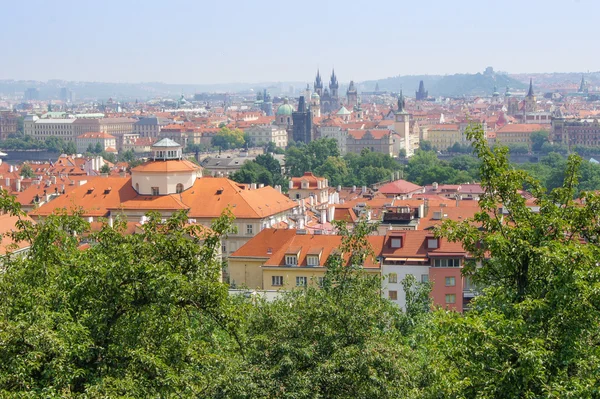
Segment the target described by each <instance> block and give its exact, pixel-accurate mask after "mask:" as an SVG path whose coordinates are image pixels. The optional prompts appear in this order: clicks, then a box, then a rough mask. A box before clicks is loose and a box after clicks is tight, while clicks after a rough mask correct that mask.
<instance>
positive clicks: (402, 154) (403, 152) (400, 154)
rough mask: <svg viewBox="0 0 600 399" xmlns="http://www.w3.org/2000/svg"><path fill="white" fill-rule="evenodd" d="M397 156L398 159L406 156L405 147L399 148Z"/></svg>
mask: <svg viewBox="0 0 600 399" xmlns="http://www.w3.org/2000/svg"><path fill="white" fill-rule="evenodd" d="M398 157H399V158H400V159H404V158H406V149H405V148H400V151H399V152H398Z"/></svg>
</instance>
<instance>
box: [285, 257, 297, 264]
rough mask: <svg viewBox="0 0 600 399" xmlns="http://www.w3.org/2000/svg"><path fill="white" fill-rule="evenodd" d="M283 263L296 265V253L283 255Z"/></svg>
mask: <svg viewBox="0 0 600 399" xmlns="http://www.w3.org/2000/svg"><path fill="white" fill-rule="evenodd" d="M285 265H286V266H297V265H298V257H297V256H296V255H286V256H285Z"/></svg>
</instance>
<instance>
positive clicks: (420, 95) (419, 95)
mask: <svg viewBox="0 0 600 399" xmlns="http://www.w3.org/2000/svg"><path fill="white" fill-rule="evenodd" d="M415 97H416V99H417V101H424V100H427V97H429V92H428V91H425V84H424V83H423V81H420V82H419V90H417V91H416V92H415Z"/></svg>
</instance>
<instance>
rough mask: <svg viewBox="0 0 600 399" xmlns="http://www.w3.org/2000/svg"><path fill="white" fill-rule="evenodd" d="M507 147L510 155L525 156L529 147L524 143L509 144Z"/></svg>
mask: <svg viewBox="0 0 600 399" xmlns="http://www.w3.org/2000/svg"><path fill="white" fill-rule="evenodd" d="M507 147H508V150H509V152H510V153H511V154H527V153H528V152H529V146H528V145H527V144H525V143H509V144H508V145H507Z"/></svg>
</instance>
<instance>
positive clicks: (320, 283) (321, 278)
mask: <svg viewBox="0 0 600 399" xmlns="http://www.w3.org/2000/svg"><path fill="white" fill-rule="evenodd" d="M317 284H319V287H322V286H323V277H317Z"/></svg>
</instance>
